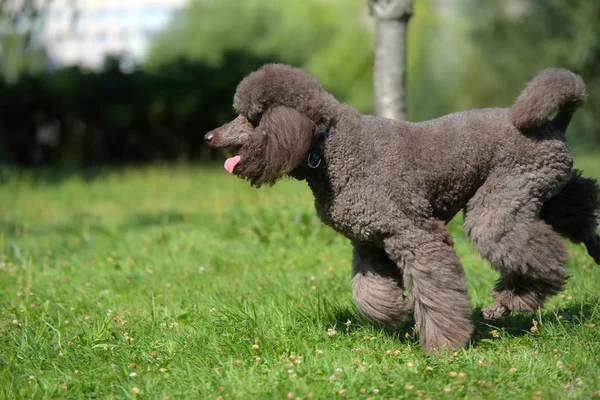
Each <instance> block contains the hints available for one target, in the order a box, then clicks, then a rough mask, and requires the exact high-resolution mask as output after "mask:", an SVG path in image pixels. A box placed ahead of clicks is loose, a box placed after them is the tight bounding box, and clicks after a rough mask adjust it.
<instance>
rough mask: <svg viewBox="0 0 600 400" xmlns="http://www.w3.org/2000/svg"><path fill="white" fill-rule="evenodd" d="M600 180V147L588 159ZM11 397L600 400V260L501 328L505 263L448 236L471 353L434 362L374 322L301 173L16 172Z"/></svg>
mask: <svg viewBox="0 0 600 400" xmlns="http://www.w3.org/2000/svg"><path fill="white" fill-rule="evenodd" d="M578 165H579V166H580V167H582V168H584V170H585V171H586V173H587V175H593V176H596V177H599V178H600V157H598V156H594V157H592V156H588V157H582V158H580V159H578ZM0 177H1V178H2V181H3V183H2V184H1V186H0V398H5V399H15V398H112V397H115V398H150V399H162V398H170V399H180V398H186V399H187V398H209V399H217V398H223V399H239V398H261V399H262V398H283V399H288V398H289V399H296V398H302V399H310V398H314V399H318V398H328V399H330V398H341V397H346V398H373V399H389V398H432V399H439V398H470V399H471V398H486V399H488V398H489V399H494V398H510V399H532V398H534V399H540V398H543V399H549V398H557V399H559V398H566V397H569V398H583V399H588V398H591V397H594V396H597V397H600V302H599V299H600V267H598V266H596V265H594V264H593V262H592V260H591V259H590V258H589V257H588V256H587V254H586V252H585V250H584V248H583V247H582V246H575V245H571V244H570V245H569V249H570V255H571V256H570V259H569V265H568V269H569V272H570V274H571V278H570V280H569V282H568V285H567V288H566V290H565V291H564V292H563V293H562V294H560V295H558V296H555V297H553V298H552V299H551V300H550V301H549V302H548V303H547V304H546V306H545V307H544V308H543V309H541V310H539V311H538V312H536V313H534V314H520V315H512V316H509V317H507V318H504V319H502V320H499V321H496V322H495V323H494V324H493V325H489V324H486V323H485V322H484V321H483V320H482V319H481V318H479V317H478V311H479V309H480V308H481V307H483V306H485V305H486V304H487V303H488V302H490V301H491V300H492V299H491V297H490V295H489V292H490V290H491V288H492V286H493V284H494V280H495V279H496V277H497V274H496V273H495V272H494V271H493V270H492V269H491V268H490V266H489V264H488V263H487V262H485V261H484V260H482V259H481V257H480V256H479V255H478V254H477V253H476V252H475V251H474V250H473V248H472V247H471V246H470V244H469V242H468V240H467V239H466V238H465V236H464V233H463V231H462V228H461V225H460V218H459V217H458V218H457V219H456V220H454V221H452V223H451V224H450V230H451V232H452V234H453V236H454V238H455V241H456V250H457V252H458V253H459V255H460V257H461V259H462V261H463V263H464V266H465V269H466V271H467V277H468V281H469V292H470V295H471V299H472V304H473V315H474V318H475V320H476V332H475V334H474V335H473V340H472V343H471V345H470V346H469V347H467V348H465V349H462V350H460V351H457V352H455V353H453V354H446V355H444V356H431V357H428V356H425V355H424V354H423V353H422V351H421V349H420V347H419V345H418V340H417V338H416V337H415V335H414V332H413V330H412V327H411V326H410V325H409V326H407V327H406V328H405V329H402V330H397V331H391V330H385V329H382V328H379V327H377V326H374V325H372V324H370V323H369V322H367V321H365V320H364V319H363V318H361V317H360V316H359V315H358V312H357V309H356V307H355V305H354V303H353V301H352V298H351V290H350V278H351V276H350V245H349V243H348V241H347V240H346V239H345V238H343V237H341V236H339V235H337V234H336V233H334V232H333V231H332V230H330V229H329V228H327V227H325V226H323V225H322V224H321V223H320V222H319V220H318V219H317V217H316V216H315V213H314V210H313V205H312V196H311V194H310V191H309V190H308V188H307V187H306V185H305V184H304V183H302V182H295V181H282V182H280V183H279V184H277V185H276V186H275V187H274V188H265V189H260V190H256V189H252V188H250V187H248V185H247V184H246V183H245V182H243V181H241V180H239V179H236V178H234V177H231V176H229V175H227V174H226V173H225V172H224V171H223V170H222V169H221V168H220V167H201V166H181V167H177V166H174V167H159V166H157V167H150V168H126V169H106V170H96V171H88V173H86V174H67V173H64V172H63V173H57V172H55V171H54V172H53V171H49V170H46V171H41V172H40V171H38V172H36V173H32V172H28V173H24V172H21V173H18V172H16V171H15V170H7V169H5V170H4V171H3V173H2V175H1V176H0Z"/></svg>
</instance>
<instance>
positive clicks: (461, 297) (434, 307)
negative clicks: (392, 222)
mask: <svg viewBox="0 0 600 400" xmlns="http://www.w3.org/2000/svg"><path fill="white" fill-rule="evenodd" d="M384 244H385V249H386V252H387V253H388V255H389V256H390V258H391V259H392V260H394V261H395V262H396V263H397V264H398V265H401V266H403V270H404V282H405V283H406V284H407V286H408V289H409V299H410V300H411V302H412V303H413V305H414V315H415V322H416V328H417V333H418V335H419V340H420V342H421V346H422V347H423V350H424V351H425V352H427V353H429V352H431V351H433V350H438V351H440V350H443V349H456V348H458V347H461V346H464V345H466V344H467V343H468V341H469V339H470V337H471V333H472V332H473V324H472V321H471V302H470V300H469V296H468V293H467V283H466V279H465V275H464V271H463V268H462V266H461V264H460V261H459V259H458V257H457V255H456V253H455V252H454V249H453V248H452V238H451V237H450V235H449V233H448V232H447V231H446V228H445V226H444V224H443V223H442V222H439V221H428V222H426V223H425V224H423V226H422V227H421V228H420V229H417V230H414V231H410V232H404V233H402V234H400V235H396V236H391V237H389V238H387V239H386V240H384Z"/></svg>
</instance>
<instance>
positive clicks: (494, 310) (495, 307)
mask: <svg viewBox="0 0 600 400" xmlns="http://www.w3.org/2000/svg"><path fill="white" fill-rule="evenodd" d="M508 314H510V310H509V309H508V307H506V306H503V305H502V304H500V303H493V304H490V305H489V306H487V308H485V309H483V310H481V315H482V316H483V318H484V319H486V320H488V321H489V320H493V319H498V318H502V317H505V316H507V315H508Z"/></svg>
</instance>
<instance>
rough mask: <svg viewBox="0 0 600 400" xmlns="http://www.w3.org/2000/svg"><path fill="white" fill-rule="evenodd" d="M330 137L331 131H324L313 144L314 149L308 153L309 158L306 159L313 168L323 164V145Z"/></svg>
mask: <svg viewBox="0 0 600 400" xmlns="http://www.w3.org/2000/svg"><path fill="white" fill-rule="evenodd" d="M328 137H329V131H324V132H323V133H321V135H319V138H318V139H317V140H316V141H315V143H314V144H313V146H312V150H311V151H310V154H309V155H308V159H307V160H306V162H307V164H308V166H309V167H311V168H313V169H314V168H319V165H321V160H322V159H323V145H324V143H325V139H327V138H328Z"/></svg>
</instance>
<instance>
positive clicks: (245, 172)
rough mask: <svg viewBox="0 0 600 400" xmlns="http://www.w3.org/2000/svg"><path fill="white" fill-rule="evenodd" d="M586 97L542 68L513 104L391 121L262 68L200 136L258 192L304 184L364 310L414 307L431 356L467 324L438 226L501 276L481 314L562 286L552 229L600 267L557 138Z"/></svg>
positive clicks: (460, 287)
mask: <svg viewBox="0 0 600 400" xmlns="http://www.w3.org/2000/svg"><path fill="white" fill-rule="evenodd" d="M584 101H585V86H584V84H583V81H582V80H581V78H580V77H579V76H577V75H575V74H573V73H572V72H569V71H566V70H558V69H550V70H546V71H543V72H542V73H540V75H538V76H537V77H536V78H535V79H533V80H532V81H531V83H530V84H529V85H528V86H527V88H526V89H525V90H524V92H523V93H522V94H521V95H520V96H519V98H518V99H517V101H516V102H515V104H514V105H513V106H512V108H510V109H503V108H492V109H481V110H470V111H465V112H459V113H454V114H450V115H446V116H444V117H441V118H438V119H435V120H431V121H425V122H420V123H412V122H407V121H394V120H390V119H385V118H378V117H374V116H368V115H361V114H360V113H359V112H358V111H356V110H355V109H354V108H352V107H350V106H348V105H344V104H341V103H339V102H337V100H335V98H334V97H333V96H331V95H330V94H328V93H327V92H326V91H325V90H324V89H323V88H322V87H321V85H320V84H319V83H318V82H317V81H316V79H314V78H313V77H312V76H311V75H310V74H308V73H307V72H306V71H304V70H301V69H298V68H293V67H290V66H286V65H279V64H269V65H266V66H264V67H263V68H261V69H260V70H258V71H256V72H253V73H251V74H250V75H248V76H247V77H246V78H244V80H243V81H242V82H241V83H240V84H239V86H238V88H237V91H236V94H235V97H234V108H235V109H236V111H237V112H238V114H239V115H240V117H238V118H237V119H236V120H234V121H232V122H231V123H229V124H226V125H224V126H223V127H221V128H217V129H215V130H214V131H212V132H210V133H209V134H207V138H210V142H211V144H212V145H214V146H217V147H236V148H239V150H240V153H239V155H240V157H241V158H240V161H239V164H238V165H237V166H236V167H235V169H234V170H233V172H234V173H235V174H237V175H239V176H240V177H244V178H247V179H249V180H250V182H251V183H252V184H253V185H255V186H260V185H261V184H272V183H273V182H275V181H276V180H277V179H278V178H280V177H282V176H285V175H289V176H292V177H294V178H297V179H304V180H306V181H307V183H308V185H309V186H310V188H311V190H312V192H313V194H314V196H315V207H316V210H317V213H318V215H319V217H320V218H321V220H322V221H323V222H324V223H326V224H328V225H329V226H331V227H333V228H334V229H335V230H336V231H338V232H339V233H341V234H343V235H344V236H346V237H347V238H349V239H350V240H351V241H352V243H353V245H354V252H353V276H354V277H353V295H354V297H355V300H356V303H357V305H358V308H359V309H360V311H361V312H362V313H363V314H364V315H365V316H367V317H369V318H371V319H372V320H374V321H376V322H378V323H381V324H386V325H392V326H396V325H398V324H401V323H402V322H403V321H404V320H405V317H406V315H407V313H409V312H410V311H414V314H415V321H416V325H417V331H418V334H419V337H420V341H421V344H422V346H423V348H424V349H425V351H431V350H432V349H443V348H456V347H459V346H463V345H465V344H466V343H468V341H469V338H470V335H471V333H472V329H473V328H472V322H471V306H470V301H469V297H468V293H467V289H466V280H465V276H464V272H463V268H462V266H461V263H460V260H459V259H458V257H457V256H456V253H455V252H454V249H453V243H452V238H451V236H450V234H449V233H448V231H447V230H446V228H445V223H446V222H448V221H449V220H451V219H452V217H453V216H454V215H455V214H456V213H457V212H459V211H460V210H464V212H465V223H464V224H465V231H466V233H467V234H468V235H469V238H470V239H471V241H472V243H473V245H474V246H475V247H476V248H477V249H478V251H479V252H480V253H481V254H482V255H483V256H484V257H486V258H487V259H489V260H490V261H491V263H492V264H493V266H494V268H496V269H497V270H498V271H499V272H500V275H501V277H500V280H499V281H498V283H497V285H496V288H495V289H494V291H493V293H492V295H493V296H494V298H495V302H494V303H493V304H491V305H490V306H489V307H488V308H486V309H485V310H483V315H484V317H486V318H499V317H502V316H504V315H506V314H508V313H510V312H511V311H532V310H534V309H536V308H537V307H539V306H541V305H542V304H543V302H544V300H545V299H546V298H547V297H548V296H550V295H553V294H555V293H557V292H558V291H560V290H562V288H563V286H564V284H565V281H566V277H567V274H566V270H565V259H566V250H565V247H564V245H563V243H562V240H560V236H559V234H560V235H562V236H564V237H566V238H568V239H571V240H573V241H575V242H578V243H579V242H583V243H584V244H585V245H586V247H587V248H588V252H589V253H590V255H592V257H593V258H594V259H595V260H596V262H597V263H599V262H600V237H599V236H598V234H597V227H598V221H597V216H598V211H599V210H600V201H599V198H600V196H599V193H600V190H599V189H598V185H597V183H596V181H594V180H593V179H589V178H583V177H581V175H580V174H579V173H578V172H577V171H574V170H573V160H572V157H571V154H570V152H569V149H568V147H567V145H566V139H565V131H566V129H567V126H568V123H569V121H570V118H571V116H572V114H573V112H574V111H575V109H576V108H577V107H579V106H581V105H582V104H583V102H584ZM554 109H558V114H557V116H556V118H554V120H552V121H550V120H548V119H547V116H548V114H550V113H551V112H552V111H554ZM311 152H317V155H318V156H319V157H321V158H322V163H321V165H320V166H319V167H318V168H310V167H309V166H308V165H307V163H306V159H307V157H308V156H309V154H310V153H311ZM405 288H406V289H408V291H409V293H408V295H407V296H405V295H404V289H405Z"/></svg>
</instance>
